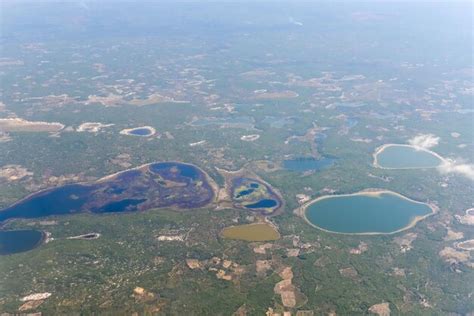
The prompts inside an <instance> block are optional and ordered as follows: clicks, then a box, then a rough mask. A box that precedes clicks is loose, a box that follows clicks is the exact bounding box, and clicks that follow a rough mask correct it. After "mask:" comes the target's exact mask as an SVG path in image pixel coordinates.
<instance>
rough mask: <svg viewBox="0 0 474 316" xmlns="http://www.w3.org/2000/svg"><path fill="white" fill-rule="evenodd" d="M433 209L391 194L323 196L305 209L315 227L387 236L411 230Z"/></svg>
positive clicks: (330, 230)
mask: <svg viewBox="0 0 474 316" xmlns="http://www.w3.org/2000/svg"><path fill="white" fill-rule="evenodd" d="M433 212H434V210H433V209H432V208H431V207H430V206H429V205H428V204H425V203H421V202H416V201H413V200H410V199H408V198H405V197H403V196H402V195H399V194H397V193H394V192H390V191H382V192H361V193H355V194H347V195H333V196H323V197H321V198H318V199H316V200H314V201H313V202H312V203H311V204H309V205H308V207H307V208H306V210H305V217H306V219H307V220H308V222H309V223H310V224H312V225H314V226H316V227H317V228H320V229H323V230H326V231H329V232H335V233H344V234H388V233H394V232H397V231H400V230H403V229H407V228H410V227H411V226H412V225H414V224H416V223H417V222H418V221H419V220H421V219H423V218H424V217H426V216H428V215H430V214H432V213H433Z"/></svg>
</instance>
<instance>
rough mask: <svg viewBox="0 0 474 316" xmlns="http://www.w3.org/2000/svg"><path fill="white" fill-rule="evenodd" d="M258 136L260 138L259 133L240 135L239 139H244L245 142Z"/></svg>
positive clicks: (251, 140) (254, 139)
mask: <svg viewBox="0 0 474 316" xmlns="http://www.w3.org/2000/svg"><path fill="white" fill-rule="evenodd" d="M259 138H260V135H258V134H251V135H244V136H242V137H240V139H241V140H243V141H246V142H253V141H256V140H257V139H259Z"/></svg>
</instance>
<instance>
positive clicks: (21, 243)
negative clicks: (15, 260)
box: [0, 229, 43, 255]
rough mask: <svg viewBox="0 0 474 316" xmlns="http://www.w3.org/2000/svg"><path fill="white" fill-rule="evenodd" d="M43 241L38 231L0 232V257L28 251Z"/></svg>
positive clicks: (41, 234)
mask: <svg viewBox="0 0 474 316" xmlns="http://www.w3.org/2000/svg"><path fill="white" fill-rule="evenodd" d="M42 241H43V233H42V232H40V231H38V230H31V229H28V230H7V231H0V255H9V254H13V253H18V252H23V251H28V250H31V249H33V248H36V247H37V246H39V245H40V244H41V242H42Z"/></svg>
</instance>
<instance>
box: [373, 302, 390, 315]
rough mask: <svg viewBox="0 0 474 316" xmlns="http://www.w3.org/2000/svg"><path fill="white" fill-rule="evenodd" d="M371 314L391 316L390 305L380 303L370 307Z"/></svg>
mask: <svg viewBox="0 0 474 316" xmlns="http://www.w3.org/2000/svg"><path fill="white" fill-rule="evenodd" d="M369 312H370V313H372V314H376V315H378V316H390V305H389V303H380V304H375V305H372V306H370V308H369Z"/></svg>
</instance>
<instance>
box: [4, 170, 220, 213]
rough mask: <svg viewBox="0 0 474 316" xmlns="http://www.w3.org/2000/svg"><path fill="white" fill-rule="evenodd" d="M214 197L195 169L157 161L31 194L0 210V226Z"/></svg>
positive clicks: (192, 204)
mask: <svg viewBox="0 0 474 316" xmlns="http://www.w3.org/2000/svg"><path fill="white" fill-rule="evenodd" d="M213 198H214V192H213V189H212V188H211V186H210V184H209V182H208V177H207V175H206V174H205V173H204V172H203V171H201V170H200V169H198V168H197V167H195V166H193V165H190V164H184V163H178V162H161V163H153V164H149V165H144V166H142V167H139V168H137V169H133V170H126V171H123V172H119V173H117V174H114V175H112V176H108V177H105V178H102V179H100V180H98V181H96V182H93V183H84V184H70V185H65V186H62V187H58V188H53V189H49V190H45V191H41V192H38V193H35V194H33V195H31V196H29V197H27V198H25V199H23V200H21V201H19V202H17V203H15V204H14V205H12V206H10V207H8V208H6V209H4V210H2V211H0V222H2V221H5V220H8V219H12V218H38V217H44V216H51V215H62V214H74V213H79V212H92V213H111V212H133V211H142V210H147V209H151V208H162V207H176V208H180V209H191V208H198V207H202V206H204V205H206V204H208V203H209V202H211V201H212V200H213Z"/></svg>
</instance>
